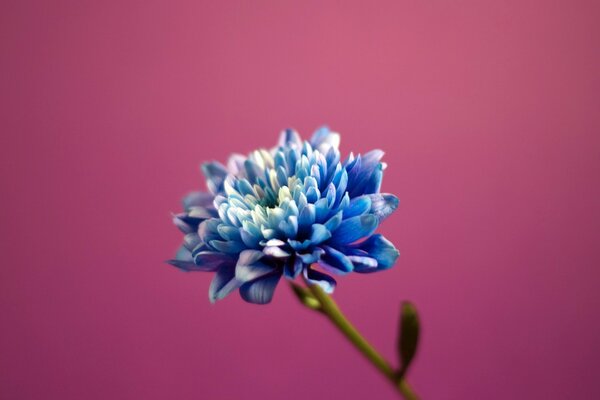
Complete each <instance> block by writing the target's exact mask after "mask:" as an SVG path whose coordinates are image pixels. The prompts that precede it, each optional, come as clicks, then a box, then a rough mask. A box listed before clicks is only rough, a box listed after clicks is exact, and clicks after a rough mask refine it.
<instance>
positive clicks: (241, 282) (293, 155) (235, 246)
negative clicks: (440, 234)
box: [169, 127, 399, 304]
mask: <svg viewBox="0 0 600 400" xmlns="http://www.w3.org/2000/svg"><path fill="white" fill-rule="evenodd" d="M339 142H340V136H339V134H337V133H334V132H330V131H329V129H328V128H326V127H323V128H320V129H319V130H317V131H316V132H315V134H314V135H313V137H312V138H311V140H310V141H302V140H301V139H300V137H299V135H298V133H296V132H295V131H293V130H285V131H284V132H282V134H281V138H280V140H279V144H278V146H277V147H275V148H274V149H272V150H264V149H261V150H257V151H254V152H252V153H251V154H250V155H248V156H247V157H244V156H241V155H238V154H234V155H233V156H231V158H230V159H229V162H228V164H227V166H226V167H225V166H224V165H222V164H220V163H218V162H210V163H206V164H204V165H202V172H203V173H204V175H205V177H206V180H207V186H208V189H209V192H208V193H206V192H194V193H191V194H190V195H188V196H187V197H186V198H185V199H184V200H183V205H184V209H185V211H184V212H183V213H181V214H177V215H175V216H174V218H173V220H174V223H175V225H176V226H177V227H178V228H179V229H180V230H181V231H182V232H183V233H184V234H185V236H184V243H183V246H182V248H181V249H180V250H179V252H178V253H177V256H176V259H174V260H170V261H169V263H170V264H172V265H174V266H176V267H178V268H180V269H182V270H185V271H209V272H215V276H214V278H213V280H212V282H211V285H210V289H209V298H210V300H211V301H216V300H219V299H222V298H223V297H225V296H227V295H228V294H229V293H231V292H232V291H234V290H236V289H239V291H240V294H241V296H242V298H243V299H244V300H246V301H248V302H251V303H258V304H265V303H268V302H270V301H271V299H272V297H273V293H274V291H275V287H276V286H277V283H278V282H279V280H280V279H281V277H282V276H283V277H285V278H287V279H294V278H296V277H298V275H300V274H303V276H304V278H305V279H307V280H308V281H309V282H310V283H312V284H318V285H319V286H321V287H322V288H323V289H324V290H325V291H326V292H328V293H331V292H332V291H333V289H334V287H335V285H336V282H335V280H334V279H333V278H332V277H331V276H330V274H336V275H344V274H347V273H350V272H359V273H369V272H375V271H380V270H385V269H388V268H390V267H391V266H392V265H393V264H394V262H395V261H396V259H397V258H398V256H399V252H398V250H396V248H395V247H394V246H393V245H392V243H391V242H389V241H388V240H387V239H386V238H384V237H383V236H382V235H380V234H377V233H374V232H375V230H376V229H377V227H378V226H379V224H380V223H381V222H382V221H383V220H384V219H385V218H387V217H388V216H389V215H390V214H391V213H392V212H393V211H394V210H395V209H396V208H397V206H398V199H397V197H396V196H394V195H392V194H385V193H380V191H379V189H380V186H381V179H382V175H383V170H384V168H385V164H384V163H382V162H381V158H382V156H383V152H382V151H381V150H373V151H370V152H368V153H366V154H364V155H362V156H361V155H357V156H356V157H355V156H354V155H353V154H352V153H351V154H350V156H349V157H348V158H347V159H346V160H345V161H341V159H340V152H339V149H338V146H339ZM314 265H318V266H319V270H318V269H315V268H314V267H313V266H314Z"/></svg>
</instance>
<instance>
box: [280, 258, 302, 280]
mask: <svg viewBox="0 0 600 400" xmlns="http://www.w3.org/2000/svg"><path fill="white" fill-rule="evenodd" d="M303 266H304V263H303V262H302V259H300V258H299V257H295V258H294V259H291V258H290V259H288V261H287V263H286V264H285V267H284V268H283V275H284V276H285V277H286V278H288V279H296V278H297V277H298V275H300V272H302V267H303Z"/></svg>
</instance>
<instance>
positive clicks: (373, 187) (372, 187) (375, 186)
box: [362, 163, 383, 194]
mask: <svg viewBox="0 0 600 400" xmlns="http://www.w3.org/2000/svg"><path fill="white" fill-rule="evenodd" d="M382 179H383V165H382V164H381V163H380V164H379V165H378V166H377V168H375V170H374V171H373V173H372V174H371V175H370V176H369V178H368V180H367V182H366V183H365V187H364V188H363V189H362V193H364V194H371V193H379V189H380V188H381V180H382Z"/></svg>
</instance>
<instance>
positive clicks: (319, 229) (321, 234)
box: [310, 224, 331, 244]
mask: <svg viewBox="0 0 600 400" xmlns="http://www.w3.org/2000/svg"><path fill="white" fill-rule="evenodd" d="M330 237H331V232H329V230H328V229H327V228H326V227H325V225H321V224H314V225H313V226H312V230H311V234H310V241H311V242H312V244H319V243H323V242H324V241H326V240H327V239H329V238H330Z"/></svg>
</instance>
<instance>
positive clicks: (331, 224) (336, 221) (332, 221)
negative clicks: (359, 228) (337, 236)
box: [324, 211, 342, 232]
mask: <svg viewBox="0 0 600 400" xmlns="http://www.w3.org/2000/svg"><path fill="white" fill-rule="evenodd" d="M341 223H342V212H341V211H340V212H338V213H336V214H335V215H334V216H333V217H331V218H329V220H328V221H327V222H325V224H324V225H325V228H327V230H328V231H329V232H333V231H335V230H336V229H337V228H338V226H340V224H341Z"/></svg>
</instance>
